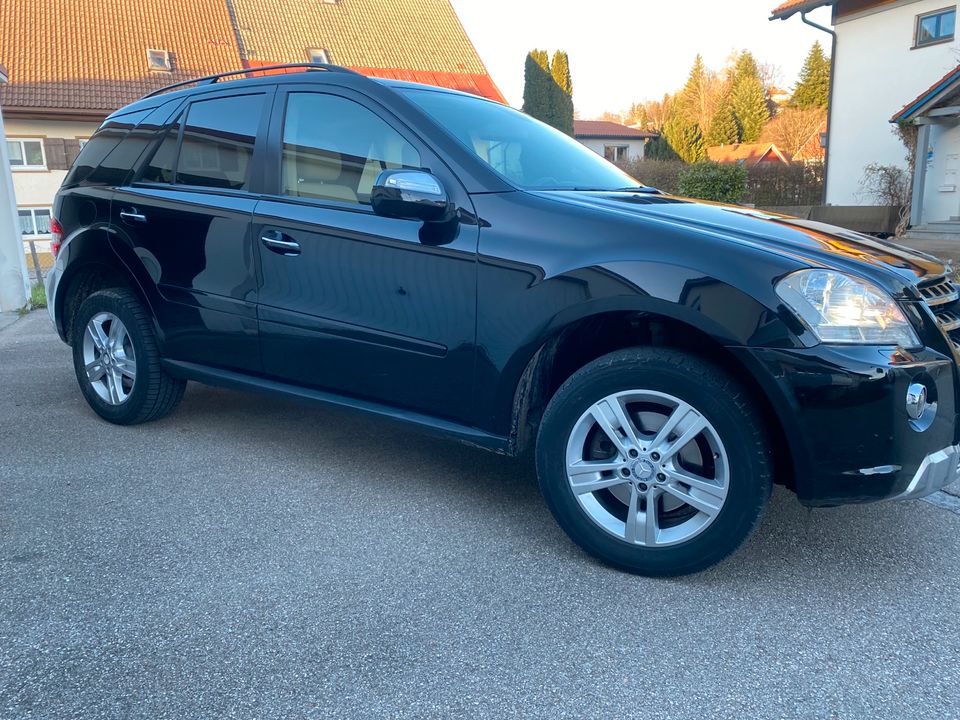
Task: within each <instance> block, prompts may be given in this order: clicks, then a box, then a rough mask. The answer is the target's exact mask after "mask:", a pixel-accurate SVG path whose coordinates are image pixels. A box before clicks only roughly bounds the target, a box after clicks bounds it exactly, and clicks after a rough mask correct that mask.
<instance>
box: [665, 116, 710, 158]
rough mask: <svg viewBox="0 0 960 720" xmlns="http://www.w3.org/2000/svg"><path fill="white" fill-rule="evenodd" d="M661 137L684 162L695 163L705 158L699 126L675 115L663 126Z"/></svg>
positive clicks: (684, 117) (705, 153)
mask: <svg viewBox="0 0 960 720" xmlns="http://www.w3.org/2000/svg"><path fill="white" fill-rule="evenodd" d="M663 137H664V139H666V141H667V142H668V143H669V144H670V147H671V148H673V151H674V152H675V153H676V154H677V155H679V156H680V159H681V160H683V161H684V162H688V163H695V162H698V161H700V160H703V159H704V158H705V157H706V156H707V152H706V149H705V147H704V145H703V134H702V133H701V132H700V126H699V125H697V123H695V122H693V121H692V120H690V119H689V118H687V117H686V116H684V115H683V114H682V113H676V114H674V115H673V117H671V118H670V119H669V120H667V122H666V123H665V124H664V126H663Z"/></svg>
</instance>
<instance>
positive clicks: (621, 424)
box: [590, 397, 640, 458]
mask: <svg viewBox="0 0 960 720" xmlns="http://www.w3.org/2000/svg"><path fill="white" fill-rule="evenodd" d="M590 414H591V415H592V416H593V419H594V420H596V422H597V425H599V426H600V429H601V430H602V431H603V433H604V435H606V436H607V437H608V438H610V442H612V443H613V444H614V446H615V447H616V448H617V451H618V452H619V453H620V455H621V456H622V457H624V458H627V457H629V455H628V453H629V450H630V448H636V447H639V446H640V443H639V441H638V440H637V433H636V431H635V430H634V429H633V424H632V423H631V422H630V419H629V418H628V417H627V414H626V413H625V412H624V410H623V406H622V405H621V404H620V401H619V400H617V399H616V398H615V397H609V398H604V399H603V400H601V401H600V402H598V403H596V404H595V405H593V406H592V407H591V408H590Z"/></svg>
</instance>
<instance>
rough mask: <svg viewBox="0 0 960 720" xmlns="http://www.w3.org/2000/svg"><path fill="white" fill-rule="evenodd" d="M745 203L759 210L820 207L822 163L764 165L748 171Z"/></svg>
mask: <svg viewBox="0 0 960 720" xmlns="http://www.w3.org/2000/svg"><path fill="white" fill-rule="evenodd" d="M742 202H744V203H749V204H751V205H755V206H756V207H789V206H792V205H820V204H821V203H822V202H823V163H811V164H804V163H791V164H790V165H783V164H782V163H761V164H759V165H755V166H754V167H752V168H750V169H749V170H748V171H747V188H746V192H745V193H744V196H743V200H742Z"/></svg>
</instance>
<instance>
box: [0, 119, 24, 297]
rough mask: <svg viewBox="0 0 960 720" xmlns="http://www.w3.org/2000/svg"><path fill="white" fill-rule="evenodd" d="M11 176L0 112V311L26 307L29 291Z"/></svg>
mask: <svg viewBox="0 0 960 720" xmlns="http://www.w3.org/2000/svg"><path fill="white" fill-rule="evenodd" d="M11 175H12V173H11V172H10V158H9V156H8V155H7V143H6V135H5V132H4V125H3V114H2V113H0V312H9V311H12V310H18V309H19V308H22V307H23V306H24V305H26V304H27V293H28V292H29V290H30V288H29V286H28V284H27V263H26V258H25V257H24V254H23V246H22V243H21V242H20V226H19V224H18V222H17V219H16V218H17V215H16V207H15V202H16V201H15V199H14V196H13V182H12V179H11Z"/></svg>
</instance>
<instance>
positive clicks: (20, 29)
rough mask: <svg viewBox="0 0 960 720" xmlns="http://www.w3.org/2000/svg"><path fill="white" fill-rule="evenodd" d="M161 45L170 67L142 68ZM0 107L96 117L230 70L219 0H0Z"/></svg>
mask: <svg viewBox="0 0 960 720" xmlns="http://www.w3.org/2000/svg"><path fill="white" fill-rule="evenodd" d="M148 48H151V49H157V50H168V51H170V53H171V54H172V56H173V72H151V71H149V70H148V69H147V54H146V53H147V49H148ZM0 62H3V63H4V64H6V65H7V66H8V67H9V68H10V76H9V83H8V84H7V85H5V86H4V87H3V88H2V89H0V105H2V106H3V107H4V109H5V110H11V109H14V108H17V109H24V108H43V109H53V110H57V111H64V110H71V111H74V112H81V113H84V112H86V113H100V114H101V115H104V114H106V113H107V112H109V111H111V110H114V109H115V108H117V107H120V106H122V105H125V104H127V103H129V102H131V101H133V100H135V99H137V98H138V97H140V96H141V95H144V94H145V93H148V92H150V91H151V90H156V89H158V88H161V87H163V86H164V85H169V84H170V83H174V82H177V81H180V80H187V79H190V78H194V77H198V76H201V75H210V74H213V73H219V72H227V71H229V70H236V69H237V68H238V67H239V65H240V56H239V53H238V50H237V45H236V42H235V40H234V39H233V32H232V30H231V25H230V16H229V14H228V12H227V5H226V3H225V2H223V0H163V1H162V2H149V1H148V2H141V1H140V0H135V1H130V0H123V1H122V2H107V1H106V0H14V1H13V2H10V1H9V0H2V1H0Z"/></svg>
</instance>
